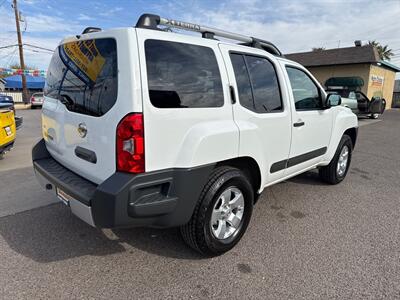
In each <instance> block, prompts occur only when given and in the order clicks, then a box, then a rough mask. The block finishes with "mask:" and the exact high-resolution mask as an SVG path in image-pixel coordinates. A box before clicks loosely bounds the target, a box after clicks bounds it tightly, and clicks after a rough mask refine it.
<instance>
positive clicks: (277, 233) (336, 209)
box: [0, 110, 400, 299]
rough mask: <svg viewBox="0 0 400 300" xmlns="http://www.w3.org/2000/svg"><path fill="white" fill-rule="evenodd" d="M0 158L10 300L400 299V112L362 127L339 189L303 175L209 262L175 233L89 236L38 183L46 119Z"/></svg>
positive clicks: (35, 115)
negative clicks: (37, 152) (35, 150)
mask: <svg viewBox="0 0 400 300" xmlns="http://www.w3.org/2000/svg"><path fill="white" fill-rule="evenodd" d="M18 113H19V114H20V115H22V116H23V117H24V127H23V128H22V129H21V130H20V131H19V132H18V136H17V142H16V145H15V148H14V149H13V150H12V151H11V152H10V153H7V154H6V156H5V158H4V160H2V161H0V178H1V180H0V298H2V299H19V298H20V299H32V298H51V299H76V298H102V299H110V298H112V299H127V298H138V299H139V298H140V299H145V298H148V299H165V298H171V299H172V298H179V299H180V298H184V299H188V298H210V297H214V298H234V299H239V298H241V299H243V298H254V299H328V298H338V299H381V298H385V297H387V298H391V299H393V298H400V240H399V236H400V222H399V220H400V205H399V204H400V184H399V180H400V154H399V152H400V111H396V110H392V111H387V112H385V114H384V115H383V117H382V118H381V120H378V121H375V120H360V125H361V126H360V129H359V138H358V142H357V146H356V149H355V152H354V153H353V160H352V165H351V170H350V172H349V174H348V176H347V178H346V179H345V181H344V182H342V183H341V184H340V185H337V186H330V185H326V184H324V183H321V182H320V181H319V180H318V176H317V173H316V172H314V171H313V172H307V173H305V174H303V175H300V176H297V177H295V178H293V179H291V180H288V181H285V182H283V183H280V184H277V185H274V186H272V187H270V188H267V189H266V190H265V191H264V193H263V194H262V196H261V198H260V200H259V202H258V204H257V205H256V207H255V210H254V214H253V219H252V221H251V223H250V226H249V228H248V231H247V233H246V235H245V236H244V238H243V239H242V241H241V242H240V243H239V244H238V245H237V246H236V247H235V248H234V249H233V250H232V251H230V252H228V253H227V254H225V255H223V256H220V257H216V258H212V259H204V258H202V257H200V256H199V255H197V254H196V253H195V252H193V251H192V250H190V249H189V248H187V246H186V245H185V244H184V243H183V241H182V240H181V238H180V236H179V234H178V231H177V230H176V229H171V230H157V229H142V228H135V229H118V230H99V229H95V228H91V227H89V226H88V225H86V224H85V223H83V222H82V221H80V220H79V219H77V218H76V217H74V216H73V215H71V213H70V212H69V211H68V209H67V208H66V207H65V206H64V205H63V204H60V203H58V202H56V201H55V200H54V199H52V198H51V197H50V196H49V195H48V194H47V193H46V192H45V191H43V190H42V189H41V188H40V187H39V185H38V184H37V182H36V180H35V178H34V175H33V171H32V168H31V162H30V149H31V146H32V144H33V143H34V141H35V140H37V139H38V138H39V137H40V111H19V112H18Z"/></svg>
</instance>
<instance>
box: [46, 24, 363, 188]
mask: <svg viewBox="0 0 400 300" xmlns="http://www.w3.org/2000/svg"><path fill="white" fill-rule="evenodd" d="M103 37H113V38H115V39H116V41H117V54H118V97H117V101H116V103H115V104H114V106H113V107H112V108H111V109H110V110H109V111H108V112H107V113H106V114H104V115H103V116H101V117H92V116H87V115H83V114H79V113H74V112H70V111H68V110H67V109H66V107H65V106H64V105H63V104H61V103H60V102H59V101H58V100H55V99H52V98H48V97H46V101H45V102H44V105H43V115H42V123H43V125H42V131H43V136H44V139H45V141H46V146H47V149H48V150H49V152H50V154H51V155H52V156H53V157H54V159H56V160H57V161H58V162H60V163H61V164H62V165H64V166H65V167H66V168H68V169H70V170H72V171H73V172H75V173H77V174H79V175H81V176H82V177H84V178H87V179H88V180H90V181H92V182H94V183H97V184H99V183H101V182H103V181H104V180H106V179H107V178H108V177H110V176H111V175H112V174H113V173H114V172H115V171H116V162H115V156H116V155H115V142H116V128H117V125H118V123H119V122H120V120H121V119H122V118H123V117H124V116H125V115H127V114H128V113H131V112H143V118H144V134H145V139H144V140H145V169H146V172H151V171H156V170H163V169H169V168H191V167H196V166H202V165H207V164H212V163H217V162H221V161H224V160H228V159H232V158H237V157H250V158H252V159H254V160H255V161H256V163H257V164H258V167H259V171H260V174H261V184H260V187H259V189H258V192H261V191H262V189H263V188H264V187H265V186H269V185H271V184H274V183H276V182H279V181H282V180H285V179H287V178H289V177H292V176H295V175H297V174H299V173H302V172H304V171H307V170H309V169H311V168H315V167H317V166H319V165H326V164H328V163H329V161H330V160H331V159H332V157H333V155H334V153H335V151H336V148H337V146H338V144H339V141H340V139H341V137H342V135H343V133H344V132H345V131H346V130H347V129H349V128H354V127H357V126H358V123H357V117H356V116H355V115H354V114H353V113H352V112H351V111H350V110H349V109H347V108H344V107H332V108H329V109H324V110H314V111H296V110H295V106H294V100H293V95H292V91H291V86H290V82H289V78H288V75H287V73H286V70H285V65H293V66H296V67H297V68H300V69H302V70H304V71H305V72H306V73H307V74H309V75H310V77H312V78H313V76H312V75H311V74H310V73H309V72H308V71H307V70H306V69H305V68H304V67H302V66H300V65H299V64H297V63H294V62H291V61H289V60H286V59H282V58H277V57H275V56H273V55H271V54H269V53H267V52H265V51H263V50H260V49H255V48H250V47H246V46H240V45H234V44H227V43H221V42H219V41H216V40H210V39H204V38H199V37H195V36H190V35H181V34H176V33H169V32H163V31H156V30H148V29H134V28H130V29H116V30H108V31H103V32H97V33H90V34H85V36H84V39H91V38H103ZM147 39H156V40H166V41H172V42H180V43H188V44H195V45H201V46H206V47H209V48H211V49H212V50H213V51H214V53H215V55H216V59H217V62H218V65H219V70H220V74H221V79H222V83H223V94H224V105H223V106H222V107H216V108H157V107H155V106H153V105H152V104H151V102H150V98H149V92H148V82H147V68H146V57H145V48H144V42H145V41H146V40H147ZM74 40H76V38H75V37H70V38H67V39H65V40H64V41H63V42H62V43H64V42H66V41H74ZM231 50H232V51H238V52H243V53H249V54H255V55H258V56H263V57H265V58H267V59H269V60H270V61H271V62H272V63H273V64H274V65H275V69H276V71H277V76H278V80H279V84H280V87H281V94H282V101H283V106H284V110H283V111H282V112H276V113H264V114H258V113H254V112H252V111H249V110H247V109H246V108H244V107H242V106H241V105H240V99H239V95H238V92H237V91H238V89H237V86H236V81H235V75H234V71H233V67H232V64H231V62H230V58H229V51H231ZM314 81H315V82H316V80H315V79H314ZM230 85H231V86H233V87H234V90H235V98H236V103H235V104H232V103H231V96H230V89H229V86H230ZM318 87H319V88H320V89H321V91H322V92H323V93H325V92H324V91H323V89H322V87H321V86H320V85H319V84H318ZM325 95H326V94H325ZM299 120H302V121H304V122H305V126H302V127H296V128H295V127H293V123H295V122H297V121H299ZM82 122H84V123H85V124H86V126H87V129H88V134H87V136H86V137H85V138H82V137H80V136H79V134H78V131H77V126H78V124H79V123H82ZM49 136H51V137H52V138H49ZM77 145H79V146H82V147H85V148H87V149H89V150H92V151H94V152H95V153H96V155H97V163H96V164H93V163H90V162H87V161H85V160H82V159H80V158H78V157H77V156H76V155H75V153H74V149H75V148H76V146H77ZM324 147H326V148H327V151H326V153H325V154H324V155H321V156H318V157H316V158H313V159H310V160H307V161H305V162H303V163H299V164H297V165H295V166H293V167H290V168H285V169H283V170H280V171H277V172H273V173H271V170H270V169H271V166H272V165H273V164H274V163H276V162H279V161H284V160H287V159H289V158H292V157H296V156H299V155H302V154H305V153H307V152H310V151H313V150H316V149H320V148H324Z"/></svg>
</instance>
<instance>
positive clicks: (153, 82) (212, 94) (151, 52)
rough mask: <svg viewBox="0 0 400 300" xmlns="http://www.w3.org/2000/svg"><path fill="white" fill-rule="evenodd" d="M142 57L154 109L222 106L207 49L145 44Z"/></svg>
mask: <svg viewBox="0 0 400 300" xmlns="http://www.w3.org/2000/svg"><path fill="white" fill-rule="evenodd" d="M145 53H146V64H147V79H148V85H149V95H150V101H151V103H152V104H153V105H154V106H155V107H159V108H199V107H220V106H223V105H224V95H223V90H222V82H221V75H220V72H219V68H218V63H217V59H216V57H215V54H214V51H213V50H212V49H211V48H208V47H203V46H197V45H190V44H184V43H177V42H168V41H161V40H147V41H146V42H145Z"/></svg>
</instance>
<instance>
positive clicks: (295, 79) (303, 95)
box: [286, 67, 322, 110]
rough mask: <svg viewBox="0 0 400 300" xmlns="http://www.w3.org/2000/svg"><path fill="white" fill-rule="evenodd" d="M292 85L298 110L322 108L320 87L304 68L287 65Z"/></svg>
mask: <svg viewBox="0 0 400 300" xmlns="http://www.w3.org/2000/svg"><path fill="white" fill-rule="evenodd" d="M286 71H287V73H288V76H289V80H290V84H291V86H292V92H293V98H294V104H295V107H296V110H313V109H320V108H322V101H321V96H320V92H319V89H318V87H317V86H316V85H315V83H314V81H312V79H311V78H310V77H309V76H308V75H307V74H306V73H304V72H303V71H302V70H299V69H297V68H292V67H286Z"/></svg>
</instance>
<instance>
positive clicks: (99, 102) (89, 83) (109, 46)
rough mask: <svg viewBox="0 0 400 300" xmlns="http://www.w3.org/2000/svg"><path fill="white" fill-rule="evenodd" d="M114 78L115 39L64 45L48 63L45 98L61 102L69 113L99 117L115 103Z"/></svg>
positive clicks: (115, 83) (115, 79)
mask: <svg viewBox="0 0 400 300" xmlns="http://www.w3.org/2000/svg"><path fill="white" fill-rule="evenodd" d="M117 74H118V67H117V46H116V41H115V40H114V39H111V38H104V39H91V40H83V41H76V42H71V43H66V44H63V45H60V46H59V47H58V48H57V49H56V51H55V53H54V55H53V58H52V59H51V62H50V66H49V69H48V72H47V78H46V86H45V90H44V95H45V96H47V97H52V98H55V99H58V100H60V102H62V103H63V104H64V105H65V106H66V107H67V109H68V110H70V111H73V112H77V113H81V114H87V115H92V116H102V115H104V114H105V113H106V112H107V111H109V110H110V109H111V107H112V106H113V105H114V104H115V102H116V100H117V90H118V79H117Z"/></svg>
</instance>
